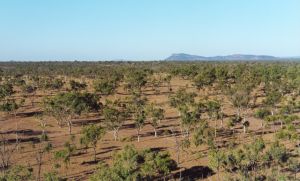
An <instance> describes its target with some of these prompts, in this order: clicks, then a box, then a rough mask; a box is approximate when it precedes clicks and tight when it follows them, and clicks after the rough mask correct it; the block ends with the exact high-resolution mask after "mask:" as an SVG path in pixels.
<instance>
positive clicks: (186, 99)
mask: <svg viewBox="0 0 300 181" xmlns="http://www.w3.org/2000/svg"><path fill="white" fill-rule="evenodd" d="M196 96H197V94H196V93H193V92H192V93H190V92H187V91H186V89H184V88H180V89H179V90H178V91H176V92H175V94H174V95H170V96H169V103H170V106H171V107H173V108H176V109H177V110H178V113H179V117H180V116H181V109H182V108H184V107H189V106H191V105H193V104H194V103H195V97H196Z"/></svg>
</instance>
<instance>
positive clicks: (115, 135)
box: [114, 129, 118, 141]
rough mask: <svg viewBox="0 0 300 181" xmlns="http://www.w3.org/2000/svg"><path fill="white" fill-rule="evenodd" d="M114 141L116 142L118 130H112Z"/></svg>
mask: <svg viewBox="0 0 300 181" xmlns="http://www.w3.org/2000/svg"><path fill="white" fill-rule="evenodd" d="M114 139H115V141H117V140H118V130H117V129H115V130H114Z"/></svg>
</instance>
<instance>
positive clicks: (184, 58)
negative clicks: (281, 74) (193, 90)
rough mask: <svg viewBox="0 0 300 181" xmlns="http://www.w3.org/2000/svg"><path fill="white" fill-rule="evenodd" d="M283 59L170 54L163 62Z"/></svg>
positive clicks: (273, 58)
mask: <svg viewBox="0 0 300 181" xmlns="http://www.w3.org/2000/svg"><path fill="white" fill-rule="evenodd" d="M280 59H283V58H279V57H274V56H269V55H244V54H234V55H226V56H213V57H204V56H198V55H190V54H185V53H177V54H172V55H171V56H170V57H168V58H166V59H165V60H169V61H181V60H182V61H196V60H204V61H210V60H252V61H253V60H280Z"/></svg>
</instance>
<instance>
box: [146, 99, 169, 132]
mask: <svg viewBox="0 0 300 181" xmlns="http://www.w3.org/2000/svg"><path fill="white" fill-rule="evenodd" d="M146 114H147V118H148V119H149V121H150V124H151V126H152V127H153V129H154V137H157V128H158V126H159V124H160V122H161V120H163V119H164V117H165V116H164V114H165V110H164V109H163V108H160V107H158V106H157V105H155V104H153V103H151V104H149V105H148V106H147V107H146Z"/></svg>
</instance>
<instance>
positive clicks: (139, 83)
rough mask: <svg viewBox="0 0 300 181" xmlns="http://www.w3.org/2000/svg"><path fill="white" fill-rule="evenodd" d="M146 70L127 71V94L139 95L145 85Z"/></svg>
mask: <svg viewBox="0 0 300 181" xmlns="http://www.w3.org/2000/svg"><path fill="white" fill-rule="evenodd" d="M147 76H148V72H147V70H138V69H133V70H128V72H127V74H125V89H126V90H128V91H129V92H138V93H141V91H142V88H143V87H144V86H145V85H146V84H147Z"/></svg>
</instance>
